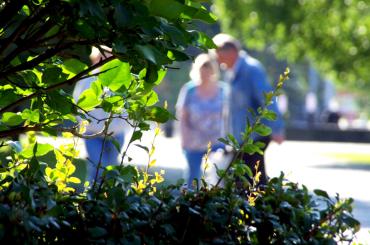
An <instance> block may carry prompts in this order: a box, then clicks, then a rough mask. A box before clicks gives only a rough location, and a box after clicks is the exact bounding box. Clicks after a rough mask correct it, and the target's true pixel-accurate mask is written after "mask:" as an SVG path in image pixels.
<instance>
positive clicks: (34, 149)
mask: <svg viewBox="0 0 370 245" xmlns="http://www.w3.org/2000/svg"><path fill="white" fill-rule="evenodd" d="M52 150H54V147H53V146H52V145H50V144H40V143H36V144H33V145H30V146H28V147H27V148H26V149H24V150H23V151H22V152H21V156H23V157H25V158H31V157H33V156H34V155H36V156H37V157H40V156H44V155H46V154H47V153H49V152H50V151H52Z"/></svg>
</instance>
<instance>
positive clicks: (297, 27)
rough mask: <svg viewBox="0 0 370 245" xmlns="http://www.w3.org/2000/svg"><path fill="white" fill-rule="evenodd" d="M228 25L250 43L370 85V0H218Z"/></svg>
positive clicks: (355, 84)
mask: <svg viewBox="0 0 370 245" xmlns="http://www.w3.org/2000/svg"><path fill="white" fill-rule="evenodd" d="M215 7H216V12H217V13H218V14H219V15H220V21H221V24H222V26H223V28H224V30H225V31H227V32H230V33H232V34H234V35H235V36H236V37H238V38H240V39H241V40H243V41H244V43H245V44H246V45H247V47H248V48H252V49H262V48H268V49H270V50H272V51H273V52H274V53H275V54H276V55H277V56H278V57H279V58H284V59H289V60H290V61H297V60H302V59H304V58H308V59H309V60H311V61H313V63H314V64H315V67H317V68H318V69H319V70H320V71H321V72H323V74H325V75H326V76H328V77H330V78H333V79H335V80H337V81H340V82H343V83H346V84H351V85H352V87H358V88H364V86H367V87H369V84H370V83H369V81H370V72H369V69H368V67H369V63H370V62H369V58H368V57H369V55H370V40H369V30H370V15H369V13H370V5H369V3H368V2H367V1H361V0H332V1H322V0H309V1H307V0H292V1H284V0H233V1H223V0H215Z"/></svg>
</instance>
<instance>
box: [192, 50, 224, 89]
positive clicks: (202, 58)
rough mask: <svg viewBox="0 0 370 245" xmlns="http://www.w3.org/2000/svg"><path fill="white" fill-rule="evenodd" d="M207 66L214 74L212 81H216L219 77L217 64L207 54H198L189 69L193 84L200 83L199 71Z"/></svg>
mask: <svg viewBox="0 0 370 245" xmlns="http://www.w3.org/2000/svg"><path fill="white" fill-rule="evenodd" d="M206 64H209V65H210V67H211V68H212V70H213V72H214V80H215V81H216V80H217V79H218V77H219V75H220V74H219V68H218V64H217V62H216V61H215V60H214V59H213V58H212V57H211V56H210V55H209V54H200V55H198V56H197V57H196V58H195V60H194V63H193V65H192V67H191V71H190V74H189V76H190V78H191V80H192V81H193V82H196V83H198V82H200V69H201V68H202V67H203V66H204V65H206Z"/></svg>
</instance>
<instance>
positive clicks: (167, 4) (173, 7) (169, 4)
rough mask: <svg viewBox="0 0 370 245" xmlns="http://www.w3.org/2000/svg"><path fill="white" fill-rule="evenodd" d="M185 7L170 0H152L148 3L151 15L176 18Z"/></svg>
mask: <svg viewBox="0 0 370 245" xmlns="http://www.w3.org/2000/svg"><path fill="white" fill-rule="evenodd" d="M186 8H187V6H186V5H184V4H181V3H180V2H178V1H172V0H152V1H151V2H150V5H149V11H150V12H151V13H152V14H153V15H157V16H162V17H165V18H167V19H177V18H178V17H179V16H180V15H181V13H183V12H184V11H185V9H186Z"/></svg>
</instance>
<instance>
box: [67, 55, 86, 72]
mask: <svg viewBox="0 0 370 245" xmlns="http://www.w3.org/2000/svg"><path fill="white" fill-rule="evenodd" d="M63 68H64V69H65V70H67V71H68V72H69V73H71V74H73V75H76V74H78V73H80V72H82V71H84V70H85V69H86V68H87V65H86V64H85V63H83V62H81V61H80V60H78V59H73V58H72V59H68V60H65V61H64V62H63Z"/></svg>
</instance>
